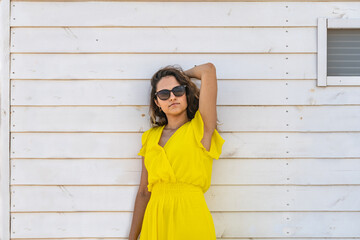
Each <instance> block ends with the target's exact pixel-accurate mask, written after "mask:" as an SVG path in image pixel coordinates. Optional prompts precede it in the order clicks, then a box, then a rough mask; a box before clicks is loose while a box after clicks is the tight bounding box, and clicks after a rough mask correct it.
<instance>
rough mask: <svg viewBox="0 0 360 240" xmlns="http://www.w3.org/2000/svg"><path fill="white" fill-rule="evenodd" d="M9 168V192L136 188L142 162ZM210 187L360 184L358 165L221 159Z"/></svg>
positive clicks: (34, 162)
mask: <svg viewBox="0 0 360 240" xmlns="http://www.w3.org/2000/svg"><path fill="white" fill-rule="evenodd" d="M11 163H12V164H11V185H12V186H16V185H75V186H76V185H125V186H131V185H138V184H139V183H140V174H141V159H12V160H11ZM319 172H321V173H322V174H319ZM211 184H212V185H257V184H260V185H284V184H291V185H341V184H360V159H356V158H354V159H352V158H349V159H346V158H343V159H337V158H333V159H326V158H325V159H311V158H304V159H301V158H299V159H296V158H293V159H226V158H222V159H220V160H219V161H214V162H213V171H212V179H211Z"/></svg>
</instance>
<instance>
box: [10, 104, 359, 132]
mask: <svg viewBox="0 0 360 240" xmlns="http://www.w3.org/2000/svg"><path fill="white" fill-rule="evenodd" d="M148 111H149V106H114V107H111V106H108V107H104V106H89V107H85V106H69V107H62V106H56V107H21V106H19V107H12V112H11V116H12V118H11V122H12V125H11V126H12V127H11V132H46V131H51V132H81V131H84V132H122V131H124V132H139V131H144V130H146V129H149V128H150V120H149V119H150V117H149V114H148ZM217 113H218V120H219V122H220V123H219V126H218V130H219V131H221V132H224V131H226V132H231V131H232V132H235V131H258V132H264V131H287V132H290V131H306V132H309V131H360V124H359V122H360V106H277V107H274V106H252V107H249V106H218V107H217ZM130 119H131V121H130Z"/></svg>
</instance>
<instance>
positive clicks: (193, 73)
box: [184, 63, 215, 79]
mask: <svg viewBox="0 0 360 240" xmlns="http://www.w3.org/2000/svg"><path fill="white" fill-rule="evenodd" d="M213 70H215V66H214V64H212V63H204V64H201V65H197V66H195V67H193V68H190V69H188V70H186V71H184V73H185V74H186V75H187V76H189V77H190V78H197V79H201V76H202V75H203V74H206V73H207V72H209V71H213Z"/></svg>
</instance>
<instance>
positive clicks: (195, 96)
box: [149, 65, 200, 127]
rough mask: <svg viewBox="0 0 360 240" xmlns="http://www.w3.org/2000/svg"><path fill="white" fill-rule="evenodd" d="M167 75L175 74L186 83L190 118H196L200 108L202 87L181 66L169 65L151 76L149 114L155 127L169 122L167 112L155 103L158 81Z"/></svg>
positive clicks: (180, 82) (181, 81) (187, 109)
mask: <svg viewBox="0 0 360 240" xmlns="http://www.w3.org/2000/svg"><path fill="white" fill-rule="evenodd" d="M166 76H174V77H175V78H176V80H177V82H178V83H179V84H180V85H186V88H185V89H186V101H187V108H186V113H187V117H188V118H189V119H190V120H191V119H193V118H194V116H195V113H196V111H197V110H198V109H199V96H200V89H199V88H198V87H197V86H196V85H195V83H193V82H192V81H191V80H190V78H189V77H188V76H187V75H186V74H185V73H184V71H183V69H182V68H181V67H180V66H178V65H168V66H166V67H163V68H161V69H160V70H158V71H157V72H156V73H155V74H154V75H153V76H152V78H151V93H150V109H149V115H150V122H151V125H152V126H153V127H155V126H163V125H166V124H167V123H168V120H167V117H166V115H165V113H164V112H163V111H160V108H159V107H158V106H157V105H156V103H155V98H156V96H155V92H156V86H157V83H158V82H159V81H160V79H161V78H163V77H166Z"/></svg>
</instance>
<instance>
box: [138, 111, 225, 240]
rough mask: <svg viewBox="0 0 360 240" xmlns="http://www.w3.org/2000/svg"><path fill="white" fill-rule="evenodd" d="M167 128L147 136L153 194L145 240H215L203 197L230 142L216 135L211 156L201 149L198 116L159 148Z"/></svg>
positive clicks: (142, 152)
mask: <svg viewBox="0 0 360 240" xmlns="http://www.w3.org/2000/svg"><path fill="white" fill-rule="evenodd" d="M164 127H165V126H158V127H153V128H151V129H149V130H147V131H146V132H144V133H143V135H142V138H141V142H142V148H141V150H140V152H139V153H138V155H140V156H144V161H145V167H146V169H147V171H148V182H149V184H148V186H147V187H148V190H149V191H150V192H151V197H150V200H149V202H148V204H147V207H146V210H145V213H144V219H143V223H142V228H141V233H140V240H202V239H203V240H215V239H216V235H215V227H214V222H213V219H212V216H211V213H210V211H209V209H208V207H207V204H206V201H205V197H204V193H205V192H206V191H207V190H208V188H209V187H210V183H211V173H212V163H213V159H219V156H220V154H221V149H222V145H223V144H224V142H225V140H224V139H223V138H222V137H221V136H220V134H219V133H218V131H217V130H215V131H214V133H213V135H212V138H211V147H210V150H209V151H207V150H206V148H204V146H203V145H202V143H201V139H202V138H203V134H204V123H203V120H202V117H201V114H200V112H199V110H198V111H197V112H196V113H195V116H194V118H193V119H191V121H189V122H186V123H185V124H183V125H182V126H181V127H180V128H178V129H177V130H176V132H175V133H173V135H172V136H171V137H170V138H169V140H168V141H167V142H166V144H165V146H164V147H161V146H160V145H159V144H158V143H159V140H160V137H161V134H162V131H163V128H164Z"/></svg>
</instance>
